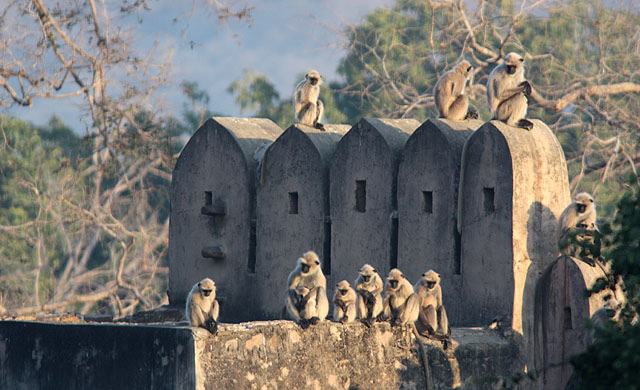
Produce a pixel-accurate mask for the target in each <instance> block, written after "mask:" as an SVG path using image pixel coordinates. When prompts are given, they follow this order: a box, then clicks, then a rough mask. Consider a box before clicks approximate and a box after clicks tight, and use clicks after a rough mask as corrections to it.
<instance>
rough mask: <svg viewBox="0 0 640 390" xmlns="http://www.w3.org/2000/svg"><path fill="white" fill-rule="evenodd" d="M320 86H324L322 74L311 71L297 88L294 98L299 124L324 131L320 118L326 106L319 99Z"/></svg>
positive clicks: (294, 107)
mask: <svg viewBox="0 0 640 390" xmlns="http://www.w3.org/2000/svg"><path fill="white" fill-rule="evenodd" d="M320 85H322V76H321V75H320V73H318V72H317V71H315V70H312V71H309V73H307V74H306V75H305V76H304V80H302V81H301V82H300V83H299V84H298V86H297V87H296V92H295V94H294V96H293V109H294V111H295V114H296V119H297V120H298V122H300V123H302V124H303V125H307V126H312V127H315V128H316V129H319V130H324V125H323V124H322V123H320V118H321V117H322V113H323V112H324V104H322V100H320V99H318V97H319V96H320Z"/></svg>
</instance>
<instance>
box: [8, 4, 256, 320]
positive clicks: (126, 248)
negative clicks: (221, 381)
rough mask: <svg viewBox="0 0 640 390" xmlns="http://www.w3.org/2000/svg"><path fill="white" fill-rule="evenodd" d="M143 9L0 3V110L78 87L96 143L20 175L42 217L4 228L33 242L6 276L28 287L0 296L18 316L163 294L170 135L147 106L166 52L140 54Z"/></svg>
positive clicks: (137, 305)
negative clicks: (46, 172) (56, 164)
mask: <svg viewBox="0 0 640 390" xmlns="http://www.w3.org/2000/svg"><path fill="white" fill-rule="evenodd" d="M205 3H206V5H208V6H210V7H211V10H212V11H213V12H214V14H215V15H217V16H218V18H219V19H220V20H221V21H224V20H227V19H228V18H238V19H246V18H249V17H250V13H251V8H248V7H244V8H239V9H232V8H230V7H229V6H227V5H226V3H223V2H222V1H221V0H208V1H205ZM148 6H149V4H147V2H146V1H145V0H122V1H119V2H96V1H95V0H87V1H86V2H77V1H72V0H69V1H58V2H46V1H44V0H23V1H16V2H5V3H3V5H2V6H0V53H1V54H2V55H1V56H0V107H7V106H9V105H11V104H19V105H23V106H32V105H34V104H37V103H36V102H37V99H59V100H60V101H61V102H63V101H64V100H63V99H65V98H69V97H73V96H79V97H81V98H82V101H83V102H84V107H85V109H86V111H85V112H86V114H87V117H88V122H89V123H90V126H89V134H88V135H87V137H86V140H90V141H91V145H92V147H90V148H89V149H90V151H91V153H90V155H89V156H86V157H84V158H83V159H81V160H80V161H78V162H77V170H65V169H63V168H60V170H59V171H57V172H56V174H55V175H52V176H50V177H25V178H24V180H23V182H22V185H23V186H24V187H25V188H28V189H29V190H30V193H31V196H32V197H33V199H34V200H35V203H36V204H37V207H38V211H37V217H36V218H34V219H33V220H31V221H28V222H27V223H24V224H20V225H2V226H0V234H2V235H8V236H9V237H10V238H12V239H15V240H24V241H25V242H27V243H28V246H29V248H30V249H31V258H32V259H31V260H30V262H29V263H28V264H27V265H26V266H25V267H24V268H23V269H20V270H18V271H16V272H15V273H12V274H3V275H1V276H0V278H22V280H23V281H24V284H23V285H24V286H31V287H30V288H27V287H25V288H24V289H23V291H22V292H23V294H22V295H20V296H9V297H7V296H5V297H4V301H3V302H0V303H2V305H3V306H5V309H6V310H8V312H9V313H11V314H30V313H41V312H51V311H68V310H75V311H79V312H81V313H105V314H114V315H115V316H116V317H122V316H125V315H128V314H131V313H132V312H134V311H136V310H139V309H150V308H153V307H155V306H157V305H159V304H161V303H162V302H164V301H165V300H166V296H165V292H164V289H165V288H166V275H167V259H166V252H167V247H168V227H169V218H168V210H167V205H168V185H169V183H170V180H171V169H172V166H173V162H174V159H175V148H173V146H175V140H174V139H172V138H171V137H170V136H169V135H168V134H167V133H166V132H163V131H162V123H161V118H158V117H157V116H156V115H155V113H154V112H153V110H152V109H151V108H150V107H153V104H152V103H154V102H153V101H152V100H151V97H153V96H154V91H155V90H156V89H157V88H158V87H159V86H162V85H164V84H165V83H166V82H167V75H168V74H169V73H168V72H169V63H170V62H169V61H170V58H167V57H166V56H164V55H163V56H162V57H164V58H160V57H161V56H159V55H157V54H158V53H156V51H155V50H156V48H155V47H153V48H151V49H150V50H148V51H147V52H143V53H140V52H138V51H137V50H136V46H135V36H134V31H133V30H132V29H131V28H129V23H131V22H132V20H131V19H132V16H135V15H136V13H138V12H143V11H144V9H145V8H147V7H148ZM195 6H196V3H194V7H195ZM199 6H202V4H200V5H199ZM133 22H135V17H133ZM163 54H164V53H163ZM5 141H6V137H5ZM4 147H5V148H11V147H12V145H11V144H10V143H8V142H5V144H4ZM97 253H101V255H100V256H98V255H97ZM0 307H1V306H0Z"/></svg>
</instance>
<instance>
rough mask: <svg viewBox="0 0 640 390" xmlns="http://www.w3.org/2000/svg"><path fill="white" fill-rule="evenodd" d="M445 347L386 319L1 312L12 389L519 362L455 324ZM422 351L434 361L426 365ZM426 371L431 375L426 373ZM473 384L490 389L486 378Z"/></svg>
mask: <svg viewBox="0 0 640 390" xmlns="http://www.w3.org/2000/svg"><path fill="white" fill-rule="evenodd" d="M453 338H454V340H455V343H454V344H453V345H452V346H451V347H450V348H449V349H448V350H447V351H444V350H443V349H442V344H441V343H440V342H436V341H427V342H426V343H424V344H422V343H421V344H416V343H415V342H414V339H413V334H412V333H410V331H406V330H403V329H396V328H393V329H392V328H391V327H390V326H389V325H388V324H375V325H374V326H373V327H372V328H366V327H365V326H363V325H362V324H360V323H356V324H350V325H343V324H339V323H333V322H328V321H325V322H322V323H320V324H318V325H316V326H314V327H312V328H310V329H307V330H303V329H301V328H300V327H299V326H297V325H296V324H294V323H293V322H290V321H271V322H250V323H241V324H235V325H231V324H221V326H220V330H219V333H218V335H216V336H212V335H211V334H210V333H208V332H207V331H206V330H204V329H200V328H188V327H182V326H142V325H123V324H114V325H88V324H51V323H34V322H18V321H0V383H1V384H2V388H7V389H53V388H56V389H88V388H92V389H114V388H122V389H124V388H135V389H198V390H204V389H383V390H384V389H424V388H426V387H425V385H426V381H428V382H429V385H430V387H429V388H430V389H431V390H435V389H451V388H454V387H457V386H458V385H459V384H460V383H464V382H469V378H470V377H471V376H478V377H480V378H485V379H486V378H491V377H493V376H497V375H509V374H512V373H514V372H517V371H518V369H519V368H520V367H521V365H520V357H519V355H518V348H517V346H516V343H515V342H513V341H511V340H509V339H507V338H504V337H502V336H501V335H500V334H499V333H497V332H495V331H492V330H482V329H472V328H461V329H453ZM423 352H424V356H425V357H426V361H427V362H428V366H427V369H426V370H425V368H424V366H423V363H422V362H423V357H422V355H423ZM425 372H426V373H427V376H425ZM472 388H473V389H476V388H482V389H489V388H491V387H490V385H489V384H486V385H484V386H479V387H475V386H474V387H472Z"/></svg>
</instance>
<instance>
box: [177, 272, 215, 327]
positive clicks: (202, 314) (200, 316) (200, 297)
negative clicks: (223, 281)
mask: <svg viewBox="0 0 640 390" xmlns="http://www.w3.org/2000/svg"><path fill="white" fill-rule="evenodd" d="M219 311H220V307H219V305H218V301H217V300H216V284H215V283H214V282H213V280H211V279H209V278H205V279H202V280H201V281H199V282H198V283H196V284H195V285H194V286H193V287H192V288H191V291H190V292H189V296H188V297H187V306H186V310H185V315H186V317H187V320H188V321H189V324H190V325H191V326H197V327H201V328H205V329H206V330H208V331H209V332H211V333H212V334H214V335H215V334H216V333H217V332H218V314H219Z"/></svg>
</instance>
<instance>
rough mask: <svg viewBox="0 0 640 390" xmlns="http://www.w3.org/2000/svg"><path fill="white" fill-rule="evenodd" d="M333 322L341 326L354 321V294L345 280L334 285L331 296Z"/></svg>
mask: <svg viewBox="0 0 640 390" xmlns="http://www.w3.org/2000/svg"><path fill="white" fill-rule="evenodd" d="M333 305H334V306H333V320H334V321H336V322H341V323H343V324H345V323H348V322H353V321H355V319H356V292H355V290H354V289H353V288H351V285H350V284H349V282H347V281H346V280H343V281H341V282H340V283H338V284H336V292H335V294H334V295H333Z"/></svg>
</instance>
